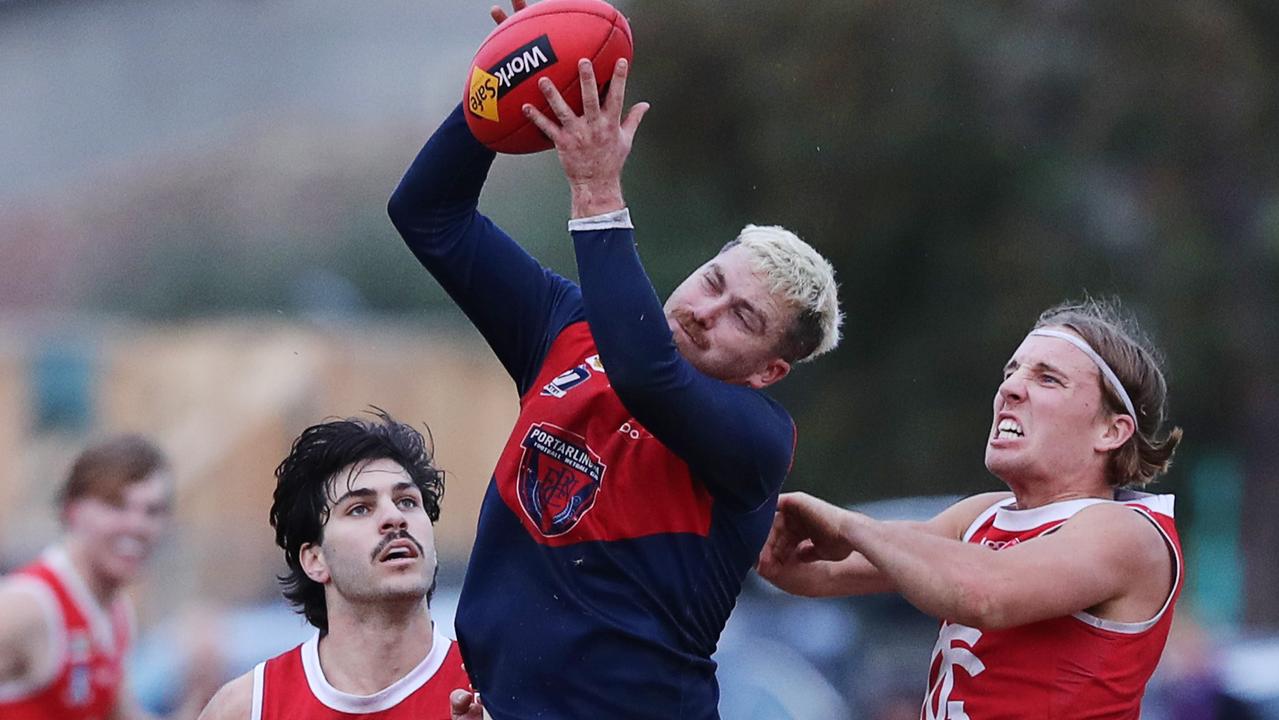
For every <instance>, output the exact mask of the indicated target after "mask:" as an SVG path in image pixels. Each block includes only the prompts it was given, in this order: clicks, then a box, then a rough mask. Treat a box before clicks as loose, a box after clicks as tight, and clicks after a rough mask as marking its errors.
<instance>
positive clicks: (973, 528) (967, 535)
mask: <svg viewBox="0 0 1279 720" xmlns="http://www.w3.org/2000/svg"><path fill="white" fill-rule="evenodd" d="M1015 502H1017V498H1015V497H1010V498H1004V499H1003V500H996V501H995V504H994V505H991V506H990V507H988V508H986V509H985V510H983V511H982V512H981V514H980V515H978V516H977V519H976V520H973V522H972V524H971V525H969V526H968V529H967V530H965V531H964V542H968V541H969V540H970V539H972V536H973V535H974V534H976V532H977V531H978V530H979V529H981V526H982V525H985V524H986V521H987V520H989V519H990V516H991V515H994V514H995V513H997V512H999V510H1000V508H1004V507H1008V506H1009V505H1011V504H1012V503H1015Z"/></svg>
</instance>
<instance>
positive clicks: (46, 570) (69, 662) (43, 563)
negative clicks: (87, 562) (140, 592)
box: [0, 547, 133, 720]
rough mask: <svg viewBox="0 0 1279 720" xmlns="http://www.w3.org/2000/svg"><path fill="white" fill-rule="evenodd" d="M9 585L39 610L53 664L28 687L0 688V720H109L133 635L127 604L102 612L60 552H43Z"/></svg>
mask: <svg viewBox="0 0 1279 720" xmlns="http://www.w3.org/2000/svg"><path fill="white" fill-rule="evenodd" d="M9 581H10V582H13V583H17V584H20V586H21V587H23V588H25V589H27V590H29V591H30V592H31V593H32V594H33V595H34V596H35V597H36V598H38V599H39V602H40V604H41V606H43V608H44V610H45V617H46V624H47V626H48V628H49V643H50V647H51V648H52V652H53V659H54V660H53V664H52V667H53V672H52V674H51V675H49V676H47V677H44V678H37V679H35V681H34V682H32V683H30V684H21V685H20V684H13V683H11V684H0V718H4V720H106V719H107V718H110V717H111V715H112V713H113V712H114V711H115V707H116V700H117V697H118V695H119V692H120V686H121V684H122V682H123V678H124V654H125V651H126V650H127V649H128V646H129V640H130V637H131V635H132V632H133V628H132V611H131V609H130V607H129V605H128V602H127V600H125V599H124V597H123V596H121V597H120V598H119V599H117V600H116V601H115V602H114V603H113V604H112V605H111V607H109V608H104V607H102V605H100V604H99V603H98V601H97V600H96V599H95V598H94V597H93V595H92V594H91V593H90V592H89V588H88V586H87V585H86V584H85V582H84V580H83V579H81V577H80V575H79V573H77V572H76V569H75V567H74V566H73V565H72V564H71V559H70V557H68V556H67V553H66V551H65V550H64V549H63V548H61V547H53V548H50V549H49V550H46V551H45V552H44V553H43V554H42V555H41V556H40V558H39V559H38V560H36V561H35V562H33V563H31V564H30V565H27V566H26V567H23V568H20V569H18V570H17V571H16V572H15V573H14V574H13V575H12V576H11V577H10V579H9Z"/></svg>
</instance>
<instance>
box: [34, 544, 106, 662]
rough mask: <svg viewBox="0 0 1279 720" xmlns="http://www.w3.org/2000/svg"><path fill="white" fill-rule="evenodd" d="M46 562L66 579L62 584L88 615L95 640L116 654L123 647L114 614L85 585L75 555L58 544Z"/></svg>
mask: <svg viewBox="0 0 1279 720" xmlns="http://www.w3.org/2000/svg"><path fill="white" fill-rule="evenodd" d="M43 558H44V562H45V564H46V565H48V566H49V569H50V570H51V571H53V574H54V575H56V576H57V578H58V580H59V581H61V582H62V586H63V587H64V588H66V590H67V594H68V595H70V596H71V601H72V602H74V603H75V604H76V607H78V608H79V609H80V612H82V613H84V617H85V619H86V620H88V621H89V633H90V634H91V635H92V636H93V642H94V643H95V644H97V646H98V647H99V648H101V649H102V650H103V651H105V652H109V653H114V652H117V651H119V650H123V648H117V647H116V646H115V645H116V643H115V630H114V629H113V623H112V622H111V615H110V614H109V613H108V612H107V610H106V608H104V607H102V605H101V604H99V603H98V599H97V598H95V597H94V596H93V593H91V592H89V586H88V585H86V584H85V582H84V579H83V578H81V577H80V573H79V571H77V570H76V568H75V565H74V564H72V562H71V556H70V555H68V554H67V551H66V548H63V547H61V546H54V547H51V548H49V549H48V550H46V551H45V552H44V555H43Z"/></svg>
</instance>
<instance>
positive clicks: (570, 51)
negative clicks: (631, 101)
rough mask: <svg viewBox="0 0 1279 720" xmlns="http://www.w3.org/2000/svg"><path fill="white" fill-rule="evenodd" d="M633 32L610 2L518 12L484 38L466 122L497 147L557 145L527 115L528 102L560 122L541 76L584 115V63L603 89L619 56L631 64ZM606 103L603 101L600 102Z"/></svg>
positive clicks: (590, 0)
mask: <svg viewBox="0 0 1279 720" xmlns="http://www.w3.org/2000/svg"><path fill="white" fill-rule="evenodd" d="M631 53H632V44H631V27H630V25H628V24H627V22H626V18H625V17H623V16H622V14H621V13H619V12H618V11H617V10H616V9H615V8H614V7H613V6H612V5H609V4H608V3H606V2H603V0H542V2H539V3H535V4H532V5H529V6H528V7H526V8H524V9H523V10H521V11H519V12H517V13H515V14H514V15H511V16H510V17H509V18H507V19H506V21H505V22H503V23H502V24H500V25H498V26H497V27H496V28H495V29H494V30H493V32H491V33H489V36H488V37H486V38H484V42H483V43H481V44H480V49H479V51H477V52H476V53H475V59H474V60H473V61H471V69H470V73H469V74H468V76H467V79H466V94H465V96H464V97H463V99H462V106H463V108H464V114H465V115H466V124H467V125H468V126H469V127H470V128H471V132H472V133H473V134H474V135H475V137H476V139H478V140H479V141H480V142H482V143H484V145H485V146H487V147H488V148H489V149H490V150H494V151H496V152H501V153H511V154H523V153H534V152H539V151H542V150H546V149H548V148H550V147H551V141H550V140H549V139H547V137H546V136H545V135H543V134H542V131H541V130H539V129H538V128H537V126H536V125H534V124H533V122H532V121H531V120H529V119H528V118H526V117H525V116H524V113H523V111H522V108H523V106H524V104H525V103H527V104H530V105H532V106H533V107H535V108H537V109H539V110H541V111H542V113H543V114H545V115H546V116H547V117H550V118H552V119H554V117H555V116H554V114H553V113H552V112H551V110H550V106H549V104H548V103H547V102H546V98H545V97H544V96H543V95H542V91H541V90H539V89H538V87H537V83H538V79H539V78H542V77H547V78H550V79H551V82H553V83H554V84H555V87H556V88H557V89H558V90H559V91H560V94H561V95H563V96H564V100H565V102H567V103H568V105H569V107H571V108H573V112H575V113H577V114H581V112H582V88H581V83H580V82H579V80H578V74H577V61H578V60H579V59H581V58H587V59H589V60H590V61H591V64H592V67H594V69H595V81H596V82H597V83H598V84H599V86H600V87H601V88H602V87H603V86H604V85H605V84H607V83H608V81H609V79H610V78H612V76H613V67H614V65H615V64H616V63H617V61H618V59H619V58H626V60H627V61H630V60H631ZM602 102H603V99H602V98H601V103H602Z"/></svg>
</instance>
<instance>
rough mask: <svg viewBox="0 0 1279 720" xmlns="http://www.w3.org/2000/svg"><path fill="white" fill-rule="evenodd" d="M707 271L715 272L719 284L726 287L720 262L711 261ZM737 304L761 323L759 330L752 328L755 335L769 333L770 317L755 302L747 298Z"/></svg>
mask: <svg viewBox="0 0 1279 720" xmlns="http://www.w3.org/2000/svg"><path fill="white" fill-rule="evenodd" d="M707 272H709V273H712V274H714V275H715V279H716V280H717V281H719V286H720V287H721V288H722V287H724V271H723V269H722V268H720V266H719V264H717V263H715V262H712V263H710V265H709V266H708V268H707ZM737 305H738V307H740V308H741V309H742V312H745V313H748V314H750V315H751V316H752V317H754V318H755V322H756V323H758V325H759V330H750V332H751V334H753V335H764V334H767V332H768V318H767V317H766V316H765V315H764V313H762V312H760V310H759V308H757V307H755V306H754V305H753V304H751V302H750V301H749V300H745V299H741V300H738V301H737ZM748 325H749V323H748ZM748 330H749V327H748Z"/></svg>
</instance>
